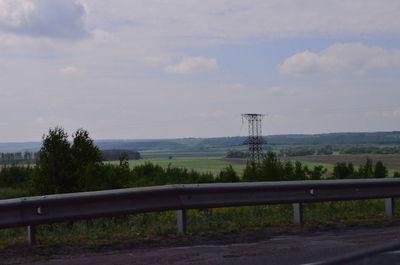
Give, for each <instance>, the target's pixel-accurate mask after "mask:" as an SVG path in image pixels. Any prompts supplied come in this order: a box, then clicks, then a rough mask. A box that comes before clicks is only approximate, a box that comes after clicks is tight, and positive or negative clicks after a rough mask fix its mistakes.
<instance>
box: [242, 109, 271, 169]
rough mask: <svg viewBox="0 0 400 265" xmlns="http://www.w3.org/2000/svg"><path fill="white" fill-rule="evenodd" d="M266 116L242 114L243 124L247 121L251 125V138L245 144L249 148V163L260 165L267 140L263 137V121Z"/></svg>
mask: <svg viewBox="0 0 400 265" xmlns="http://www.w3.org/2000/svg"><path fill="white" fill-rule="evenodd" d="M264 116H265V114H256V113H246V114H242V122H243V121H244V120H247V123H248V125H249V138H247V140H246V141H245V142H244V144H247V145H248V146H249V154H248V157H247V163H256V164H259V163H260V160H261V158H262V157H263V156H264V154H263V144H265V143H266V142H265V140H264V139H263V137H262V130H261V121H262V119H263V118H264Z"/></svg>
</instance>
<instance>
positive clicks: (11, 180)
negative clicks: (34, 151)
mask: <svg viewBox="0 0 400 265" xmlns="http://www.w3.org/2000/svg"><path fill="white" fill-rule="evenodd" d="M33 173H34V170H33V168H32V167H31V166H29V165H28V166H17V165H13V166H8V165H5V166H2V167H1V168H0V188H25V187H26V186H27V183H28V182H29V180H30V179H31V178H32V175H33Z"/></svg>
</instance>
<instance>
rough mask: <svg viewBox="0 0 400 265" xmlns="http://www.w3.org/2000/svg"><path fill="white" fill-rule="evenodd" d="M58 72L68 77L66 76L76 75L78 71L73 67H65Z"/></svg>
mask: <svg viewBox="0 0 400 265" xmlns="http://www.w3.org/2000/svg"><path fill="white" fill-rule="evenodd" d="M58 71H59V72H60V73H62V74H66V75H68V74H73V73H76V72H77V71H78V69H76V67H75V66H66V67H63V68H60V69H59V70H58Z"/></svg>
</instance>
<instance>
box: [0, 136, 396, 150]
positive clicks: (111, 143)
mask: <svg viewBox="0 0 400 265" xmlns="http://www.w3.org/2000/svg"><path fill="white" fill-rule="evenodd" d="M264 139H265V140H266V141H267V144H270V145H316V144H319V145H328V144H330V145H334V144H349V145H351V144H353V145H357V144H376V145H400V131H393V132H353V133H326V134H288V135H269V136H265V137H264ZM245 140H246V137H239V136H237V137H215V138H181V139H155V140H95V144H96V145H97V146H98V147H99V148H100V149H102V150H110V149H125V150H137V151H143V150H206V149H209V148H234V147H235V146H240V145H242V144H243V142H244V141H245ZM40 147H41V142H26V143H0V152H25V151H29V152H33V151H37V150H39V148H40Z"/></svg>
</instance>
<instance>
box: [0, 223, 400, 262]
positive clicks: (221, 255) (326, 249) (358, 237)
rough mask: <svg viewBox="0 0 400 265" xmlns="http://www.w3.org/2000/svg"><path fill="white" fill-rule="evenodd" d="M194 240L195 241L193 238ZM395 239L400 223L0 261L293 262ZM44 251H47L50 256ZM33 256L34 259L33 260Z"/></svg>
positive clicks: (3, 256) (19, 254) (72, 250)
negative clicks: (185, 244)
mask: <svg viewBox="0 0 400 265" xmlns="http://www.w3.org/2000/svg"><path fill="white" fill-rule="evenodd" d="M194 240H196V239H194ZM395 241H400V225H397V226H390V227H380V228H352V229H334V230H330V231H322V232H321V231H320V232H315V231H314V232H305V233H304V232H301V233H300V234H295V235H277V236H271V234H263V233H262V232H260V233H256V234H238V235H229V236H226V237H224V236H222V237H221V238H219V239H217V240H211V239H207V240H206V239H204V240H196V242H194V243H193V244H190V242H186V243H189V244H188V245H190V246H171V247H168V246H163V247H154V246H152V247H143V246H125V247H123V248H120V249H119V250H115V249H114V250H112V249H108V250H107V249H106V250H103V251H102V252H97V253H95V252H93V251H85V250H82V249H78V248H66V249H63V250H60V249H58V250H57V251H53V252H52V250H51V249H42V248H41V247H40V246H39V247H35V251H33V252H32V253H36V254H37V253H38V252H40V251H42V254H43V253H44V255H39V256H38V255H33V256H30V255H32V253H31V254H27V252H26V251H20V252H19V250H13V251H12V253H13V254H12V255H11V254H10V253H8V254H5V253H3V254H1V253H0V258H1V261H0V264H24V265H25V264H26V265H28V264H30V265H67V264H68V265H83V264H85V265H122V264H124V265H125V264H129V265H139V264H160V265H167V264H168V265H170V264H173V265H178V264H179V265H180V264H191V265H200V264H201V265H203V264H208V265H213V264H215V265H224V264H230V265H235V264H238V265H239V264H240V265H257V264H263V265H269V264H271V265H286V264H288V265H289V264H290V265H295V264H303V263H308V262H314V261H318V260H323V259H326V258H331V257H335V256H339V255H342V254H346V253H351V252H353V251H357V250H361V249H363V248H368V247H371V246H377V245H380V244H385V243H389V242H395ZM46 253H52V254H51V255H50V254H48V255H46ZM35 260H36V261H35Z"/></svg>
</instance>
